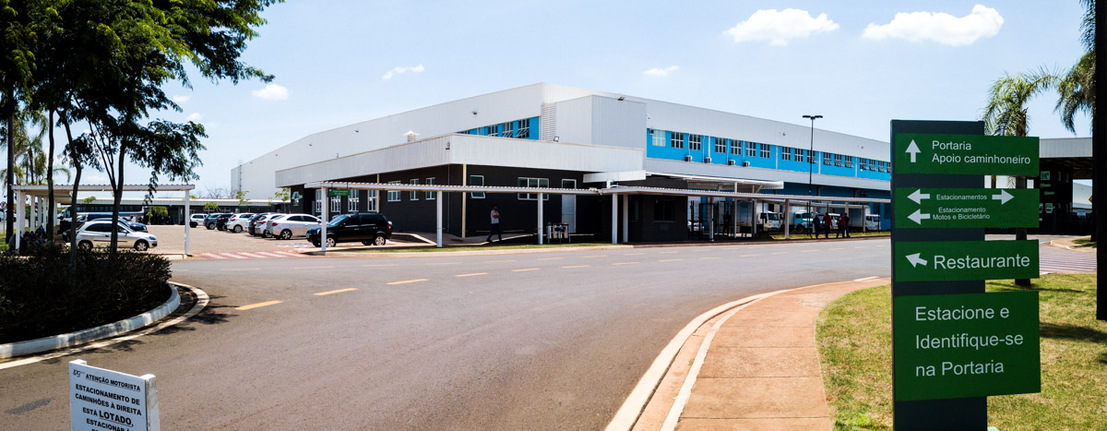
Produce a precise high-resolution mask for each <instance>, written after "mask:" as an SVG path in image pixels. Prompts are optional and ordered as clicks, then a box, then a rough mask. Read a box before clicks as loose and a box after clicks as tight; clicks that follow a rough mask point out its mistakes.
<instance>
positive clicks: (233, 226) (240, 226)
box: [223, 213, 254, 233]
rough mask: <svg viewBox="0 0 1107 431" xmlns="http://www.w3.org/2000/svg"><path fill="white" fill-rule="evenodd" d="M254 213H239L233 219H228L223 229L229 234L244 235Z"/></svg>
mask: <svg viewBox="0 0 1107 431" xmlns="http://www.w3.org/2000/svg"><path fill="white" fill-rule="evenodd" d="M253 216H254V213H238V214H235V215H233V216H231V218H229V219H227V223H226V224H224V225H223V229H226V230H227V231H228V232H234V233H242V231H243V230H246V225H247V223H250V217H253Z"/></svg>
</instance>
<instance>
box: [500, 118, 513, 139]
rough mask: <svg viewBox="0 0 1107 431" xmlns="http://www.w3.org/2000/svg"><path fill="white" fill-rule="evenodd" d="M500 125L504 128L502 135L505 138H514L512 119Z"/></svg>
mask: <svg viewBox="0 0 1107 431" xmlns="http://www.w3.org/2000/svg"><path fill="white" fill-rule="evenodd" d="M502 126H503V127H501V128H502V129H503V130H504V133H503V135H504V137H505V138H514V137H515V122H514V121H508V122H506V123H504V124H503V125H502Z"/></svg>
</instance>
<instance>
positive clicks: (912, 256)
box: [907, 253, 926, 268]
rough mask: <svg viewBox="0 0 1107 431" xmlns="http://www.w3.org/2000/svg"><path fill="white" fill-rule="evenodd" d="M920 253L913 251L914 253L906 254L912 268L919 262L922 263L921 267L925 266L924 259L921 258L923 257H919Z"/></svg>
mask: <svg viewBox="0 0 1107 431" xmlns="http://www.w3.org/2000/svg"><path fill="white" fill-rule="evenodd" d="M920 254H922V253H915V254H909V255H907V261H908V262H911V267H912V268H914V267H917V266H919V265H920V264H922V266H923V267H926V259H923V258H921V257H919V255H920Z"/></svg>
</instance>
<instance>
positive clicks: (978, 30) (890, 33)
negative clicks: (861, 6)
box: [861, 4, 1003, 46]
mask: <svg viewBox="0 0 1107 431" xmlns="http://www.w3.org/2000/svg"><path fill="white" fill-rule="evenodd" d="M1002 26H1003V17H1002V16H999V12H996V10H995V9H992V8H990V7H986V6H984V5H979V4H978V5H976V6H973V7H972V13H970V14H969V15H966V16H963V17H960V18H958V17H955V16H953V15H950V14H948V13H943V12H938V13H930V12H910V13H907V12H900V13H897V14H896V17H895V18H893V19H892V22H890V23H888V24H884V25H876V24H869V26H868V27H866V28H865V32H864V33H862V34H861V37H863V38H866V39H874V40H882V39H886V38H897V39H907V40H909V41H912V42H924V41H934V42H938V43H941V44H945V45H950V46H961V45H969V44H971V43H973V42H976V41H977V40H979V39H981V38H985V37H992V36H995V35H996V34H998V33H999V28H1000V27H1002Z"/></svg>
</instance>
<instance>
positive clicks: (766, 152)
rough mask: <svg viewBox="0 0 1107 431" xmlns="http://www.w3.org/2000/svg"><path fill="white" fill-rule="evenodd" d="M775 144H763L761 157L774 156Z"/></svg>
mask: <svg viewBox="0 0 1107 431" xmlns="http://www.w3.org/2000/svg"><path fill="white" fill-rule="evenodd" d="M772 148H773V146H772V145H769V144H761V158H763V159H768V158H771V157H773V150H772Z"/></svg>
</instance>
